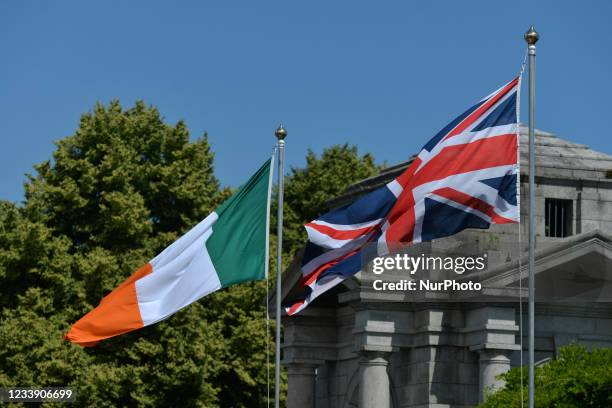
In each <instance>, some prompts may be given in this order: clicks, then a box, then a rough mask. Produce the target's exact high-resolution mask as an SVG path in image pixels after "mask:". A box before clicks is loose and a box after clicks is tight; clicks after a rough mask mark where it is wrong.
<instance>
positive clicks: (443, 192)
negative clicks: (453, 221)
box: [432, 187, 515, 224]
mask: <svg viewBox="0 0 612 408" xmlns="http://www.w3.org/2000/svg"><path fill="white" fill-rule="evenodd" d="M432 193H433V194H436V195H439V196H440V197H444V198H447V199H449V200H452V201H455V202H457V203H459V204H461V205H464V206H466V207H470V208H473V209H475V210H478V211H480V212H481V213H483V214H486V215H488V216H489V217H491V220H492V221H493V222H494V223H496V224H507V223H511V222H515V221H513V220H511V219H509V218H506V217H502V216H501V215H499V214H497V213H496V212H495V207H493V206H492V205H491V204H489V203H487V202H485V201H483V200H481V199H479V198H477V197H474V196H471V195H469V194H465V193H462V192H461V191H457V190H455V189H454V188H450V187H444V188H439V189H437V190H435V191H433V192H432Z"/></svg>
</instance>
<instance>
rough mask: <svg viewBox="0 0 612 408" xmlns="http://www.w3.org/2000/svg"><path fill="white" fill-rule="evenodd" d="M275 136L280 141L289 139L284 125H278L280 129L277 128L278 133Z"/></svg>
mask: <svg viewBox="0 0 612 408" xmlns="http://www.w3.org/2000/svg"><path fill="white" fill-rule="evenodd" d="M274 136H276V138H277V139H278V140H284V139H285V138H286V137H287V131H286V130H285V128H284V127H283V124H282V123H281V124H280V125H278V128H276V131H275V132H274Z"/></svg>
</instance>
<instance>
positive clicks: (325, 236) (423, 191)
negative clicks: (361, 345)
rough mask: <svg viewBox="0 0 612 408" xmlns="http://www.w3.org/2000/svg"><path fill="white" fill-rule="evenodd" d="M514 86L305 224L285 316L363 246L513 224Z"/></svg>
mask: <svg viewBox="0 0 612 408" xmlns="http://www.w3.org/2000/svg"><path fill="white" fill-rule="evenodd" d="M519 88H520V77H518V78H515V79H514V80H512V81H510V82H509V83H507V84H506V85H504V86H502V87H501V88H499V89H498V90H496V91H495V92H493V93H492V94H490V95H489V96H487V97H486V98H484V99H482V100H481V101H479V102H478V103H477V104H475V105H474V106H472V107H471V108H469V109H468V110H467V111H465V112H464V113H462V114H461V115H459V116H458V117H457V118H455V119H454V120H453V121H452V122H450V123H449V124H448V125H447V126H446V127H445V128H444V129H442V130H441V131H440V132H438V134H436V135H435V136H434V137H433V138H432V139H431V140H430V141H429V142H427V144H425V146H423V149H422V150H421V151H420V153H419V154H418V156H416V158H415V159H414V160H413V161H412V163H410V165H409V166H408V168H407V169H406V171H404V173H402V174H401V175H400V176H399V177H397V178H396V179H394V180H393V181H391V182H389V183H387V184H386V185H384V186H382V187H380V188H378V189H376V190H374V191H372V192H370V193H368V194H366V195H364V196H362V197H360V198H359V199H357V200H356V201H354V202H352V203H350V204H348V205H346V206H344V207H341V208H338V209H335V210H332V211H330V212H328V213H327V214H324V215H322V216H321V217H319V218H317V219H316V220H314V221H311V222H309V223H308V224H306V225H305V227H306V231H307V233H308V239H309V242H308V243H307V245H306V249H305V252H304V256H303V259H302V279H301V281H300V286H301V288H302V293H301V294H300V295H299V296H298V298H297V299H296V300H294V301H293V302H292V303H291V304H289V305H288V307H287V308H286V311H287V313H288V314H289V315H293V314H295V313H298V312H299V311H301V310H303V309H304V308H305V307H306V306H308V304H309V303H310V302H312V301H313V300H314V299H315V298H317V297H318V296H319V295H321V294H322V293H324V292H326V291H327V290H329V289H331V288H333V287H334V286H336V285H338V284H339V283H341V282H342V281H343V280H344V279H347V278H349V277H350V276H352V275H354V274H356V273H357V272H359V271H360V270H361V269H362V266H363V265H362V263H363V262H365V257H363V256H362V251H363V249H364V247H365V245H367V244H370V243H371V244H377V254H378V255H386V254H388V253H389V247H390V246H391V244H392V243H399V242H402V243H418V242H425V241H431V240H433V239H435V238H442V237H447V236H449V235H453V234H456V233H458V232H460V231H462V230H464V229H466V228H481V229H485V228H488V227H489V226H490V225H491V224H506V223H516V222H518V221H519V203H518V191H517V177H518V171H519V166H518V140H519V138H518V131H519V126H518V114H517V106H518V105H517V99H518V91H519Z"/></svg>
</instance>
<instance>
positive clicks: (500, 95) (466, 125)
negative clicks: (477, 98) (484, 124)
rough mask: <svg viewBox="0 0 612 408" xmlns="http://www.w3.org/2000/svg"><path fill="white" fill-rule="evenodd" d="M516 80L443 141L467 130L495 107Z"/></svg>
mask: <svg viewBox="0 0 612 408" xmlns="http://www.w3.org/2000/svg"><path fill="white" fill-rule="evenodd" d="M518 80H519V79H518V78H515V79H514V80H512V81H511V82H510V83H509V84H508V85H506V86H505V87H504V88H503V89H502V90H500V91H499V92H498V93H497V94H496V95H493V96H492V97H491V99H489V100H488V101H487V102H485V103H484V104H483V105H482V106H480V107H479V108H478V109H476V110H475V111H474V112H472V113H471V114H470V115H469V116H468V117H467V118H465V119H464V120H463V122H461V123H460V124H458V125H457V126H456V127H455V128H454V129H453V130H452V131H451V132H450V133H449V134H448V136H446V137H445V138H444V140H446V139H449V138H451V137H453V136H455V135H458V134H459V133H461V132H463V131H464V130H465V129H467V128H468V127H469V126H470V125H471V124H472V123H474V122H475V121H476V120H477V119H478V118H479V117H480V116H481V115H482V114H483V113H484V112H486V111H487V110H489V108H490V107H491V106H493V105H495V104H496V103H497V102H498V101H499V100H500V99H501V98H503V97H504V96H505V95H506V94H507V93H508V92H509V91H510V90H511V89H512V88H514V87H515V86H516V84H518Z"/></svg>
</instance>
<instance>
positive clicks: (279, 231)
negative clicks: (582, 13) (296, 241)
mask: <svg viewBox="0 0 612 408" xmlns="http://www.w3.org/2000/svg"><path fill="white" fill-rule="evenodd" d="M274 135H275V136H276V139H278V143H277V146H278V216H277V227H276V237H277V248H276V251H277V252H276V254H277V256H276V270H277V273H276V359H275V364H274V408H280V370H281V364H280V352H281V296H282V287H281V286H282V285H281V274H282V272H283V263H282V261H283V190H284V181H285V175H284V173H283V161H284V159H285V138H286V137H287V131H286V130H285V128H284V127H283V125H282V124H280V125H279V126H278V128H277V129H276V131H275V132H274Z"/></svg>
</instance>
